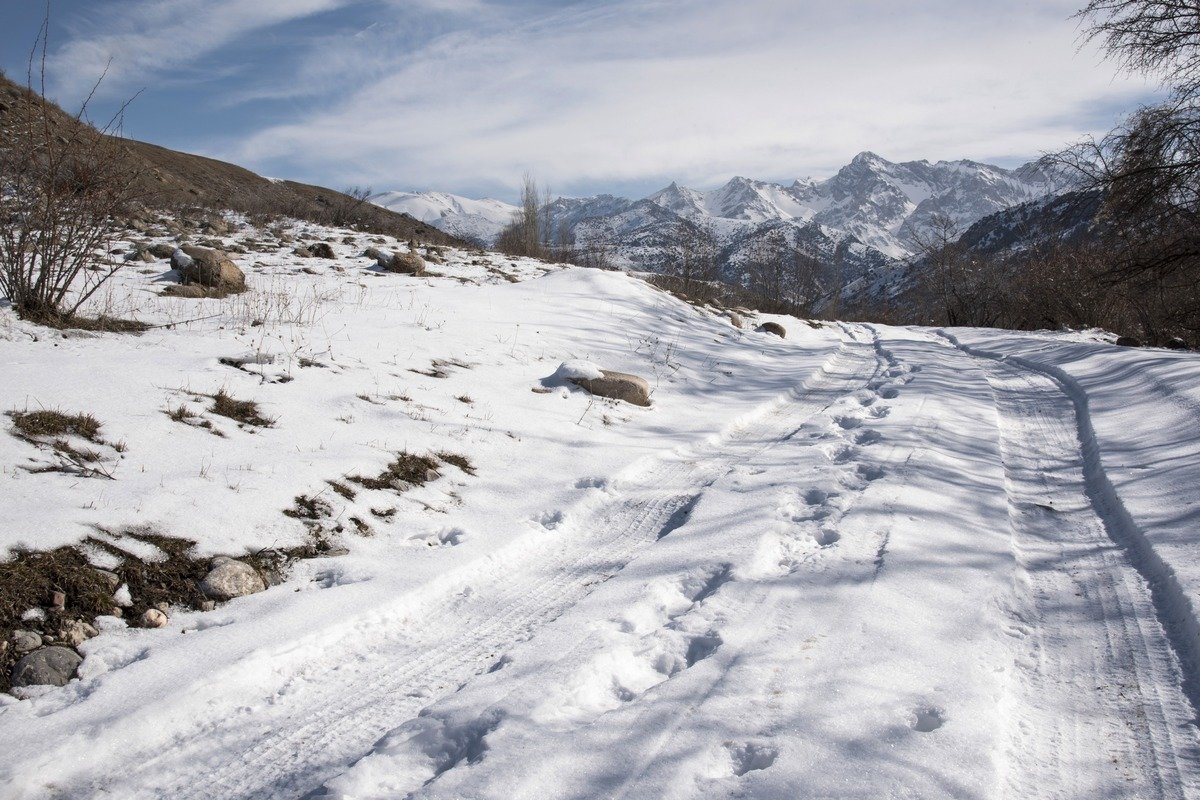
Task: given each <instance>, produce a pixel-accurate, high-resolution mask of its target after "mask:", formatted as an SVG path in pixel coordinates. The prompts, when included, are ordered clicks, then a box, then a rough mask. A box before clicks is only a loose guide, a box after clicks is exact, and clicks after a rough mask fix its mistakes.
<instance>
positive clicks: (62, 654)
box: [12, 647, 83, 686]
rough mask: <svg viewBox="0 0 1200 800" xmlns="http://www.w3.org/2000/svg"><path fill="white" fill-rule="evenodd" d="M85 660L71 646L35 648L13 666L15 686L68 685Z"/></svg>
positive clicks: (13, 682)
mask: <svg viewBox="0 0 1200 800" xmlns="http://www.w3.org/2000/svg"><path fill="white" fill-rule="evenodd" d="M82 662H83V659H82V658H81V657H80V655H79V654H78V653H76V652H75V651H74V650H72V649H70V648H69V647H46V648H43V649H41V650H35V651H34V652H32V653H30V654H29V655H27V656H25V657H24V658H22V659H21V660H20V661H18V662H17V665H16V666H15V667H13V672H12V684H13V686H66V685H67V683H68V682H69V681H70V680H71V678H73V677H75V670H76V669H77V668H78V667H79V665H80V664H81V663H82Z"/></svg>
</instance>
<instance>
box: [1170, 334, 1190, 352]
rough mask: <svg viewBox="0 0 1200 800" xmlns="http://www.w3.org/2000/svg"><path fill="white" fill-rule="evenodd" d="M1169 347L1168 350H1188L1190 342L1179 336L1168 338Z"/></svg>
mask: <svg viewBox="0 0 1200 800" xmlns="http://www.w3.org/2000/svg"><path fill="white" fill-rule="evenodd" d="M1167 349H1168V350H1187V349H1188V343H1187V342H1185V341H1184V340H1183V339H1181V338H1179V337H1178V336H1176V337H1174V338H1172V339H1168V340H1167Z"/></svg>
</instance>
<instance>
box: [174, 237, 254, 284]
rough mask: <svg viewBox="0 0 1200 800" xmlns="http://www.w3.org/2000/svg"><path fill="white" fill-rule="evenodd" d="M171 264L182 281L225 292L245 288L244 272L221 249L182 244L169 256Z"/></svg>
mask: <svg viewBox="0 0 1200 800" xmlns="http://www.w3.org/2000/svg"><path fill="white" fill-rule="evenodd" d="M171 266H173V267H175V269H177V270H179V272H180V274H181V275H182V276H183V282H184V283H196V284H199V285H201V286H205V287H208V288H211V289H220V290H222V291H226V292H240V291H243V290H244V289H245V288H246V273H244V272H242V270H241V269H240V268H239V267H238V265H237V264H235V263H233V259H231V258H230V257H229V255H228V254H227V253H225V252H224V251H223V250H213V249H211V248H208V247H195V246H193V245H184V246H183V247H181V248H179V249H178V250H176V251H175V252H174V254H173V255H172V256H171Z"/></svg>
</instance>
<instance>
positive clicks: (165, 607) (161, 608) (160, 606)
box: [154, 603, 171, 614]
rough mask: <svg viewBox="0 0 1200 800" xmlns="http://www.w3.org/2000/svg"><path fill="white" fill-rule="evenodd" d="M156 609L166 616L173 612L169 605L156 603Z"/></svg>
mask: <svg viewBox="0 0 1200 800" xmlns="http://www.w3.org/2000/svg"><path fill="white" fill-rule="evenodd" d="M154 607H155V608H157V609H158V610H159V611H161V612H163V613H164V614H167V613H170V611H171V606H170V605H169V604H167V603H155V604H154Z"/></svg>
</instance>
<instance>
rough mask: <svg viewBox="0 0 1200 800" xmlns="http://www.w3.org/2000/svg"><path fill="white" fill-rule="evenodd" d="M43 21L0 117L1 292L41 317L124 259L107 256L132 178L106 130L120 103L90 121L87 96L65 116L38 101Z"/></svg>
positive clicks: (65, 306) (88, 289) (66, 309)
mask: <svg viewBox="0 0 1200 800" xmlns="http://www.w3.org/2000/svg"><path fill="white" fill-rule="evenodd" d="M48 27H49V17H47V18H46V19H45V20H43V23H42V27H41V30H40V31H39V33H38V38H37V44H36V46H35V48H34V53H33V54H31V56H30V60H29V71H28V74H27V82H26V86H25V88H24V96H23V97H22V98H20V101H19V102H17V103H15V104H14V108H13V109H11V110H10V112H9V113H8V114H7V115H6V116H5V117H4V118H3V122H2V123H0V125H2V129H0V291H2V292H3V293H4V295H5V296H7V297H8V299H9V300H10V301H11V302H12V304H13V307H14V308H15V309H16V310H17V312H18V313H19V314H21V315H22V316H23V317H25V318H28V319H33V320H41V321H53V320H61V319H63V318H70V317H72V316H74V315H75V313H76V312H77V311H78V310H79V308H80V307H81V306H82V305H83V304H84V303H85V302H87V300H88V299H89V298H90V297H91V296H92V295H93V294H95V293H96V291H97V290H98V289H99V288H100V287H101V286H102V285H103V284H104V283H105V282H106V281H107V280H109V279H110V278H111V277H112V276H113V275H114V274H116V272H117V271H118V270H119V269H121V267H122V266H123V265H124V262H123V261H122V260H120V259H116V260H113V259H110V258H108V257H107V255H106V254H107V252H108V251H109V250H110V249H112V248H111V245H112V242H113V239H114V235H115V229H116V225H115V218H116V217H117V216H118V215H119V214H121V213H123V212H125V211H126V210H127V209H128V208H129V206H130V204H131V202H132V201H133V200H134V198H135V196H136V192H137V189H136V186H137V181H138V177H139V175H138V172H137V170H136V169H135V168H134V167H132V166H131V161H130V160H129V159H128V158H126V153H125V152H124V148H123V146H122V143H121V140H120V139H119V138H117V137H116V136H115V135H113V134H116V133H117V132H119V130H120V122H121V114H122V112H123V111H124V106H122V108H121V110H120V111H118V112H117V114H116V115H115V116H114V117H113V118H112V119H110V120H109V121H108V123H107V124H105V125H103V126H102V127H99V128H98V127H96V126H94V125H92V124H91V123H90V122H89V121H88V120H87V118H86V115H87V109H88V104H89V102H90V101H91V99H92V95H89V96H88V98H87V99H85V100H84V102H83V103H82V105H81V106H80V109H79V111H78V112H77V113H76V114H75V115H74V116H73V117H72V116H69V115H66V114H63V113H62V112H61V111H60V110H59V109H57V108H56V107H55V106H53V105H52V104H51V103H48V102H47V101H46V100H45V99H44V93H45V56H46V39H47V31H48ZM35 56H39V61H38V64H39V71H38V72H37V88H38V91H37V92H35V91H34V83H35V81H34V76H35V73H34V64H35V60H34V59H35ZM96 86H97V87H98V86H99V81H98V82H97V84H96ZM92 92H93V94H94V93H95V87H93V90H92ZM102 254H104V255H102Z"/></svg>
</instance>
